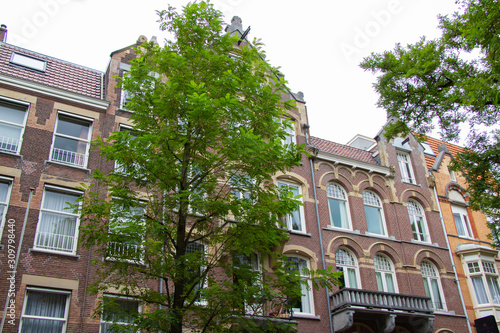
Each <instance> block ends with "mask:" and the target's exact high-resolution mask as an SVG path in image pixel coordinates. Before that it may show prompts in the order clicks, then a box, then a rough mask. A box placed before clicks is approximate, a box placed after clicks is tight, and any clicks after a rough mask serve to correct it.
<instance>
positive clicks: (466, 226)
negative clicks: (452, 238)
mask: <svg viewBox="0 0 500 333" xmlns="http://www.w3.org/2000/svg"><path fill="white" fill-rule="evenodd" d="M451 212H452V214H453V220H454V221H455V227H456V228H457V235H458V236H459V237H465V238H474V234H473V232H472V227H471V224H470V221H469V214H468V213H467V208H465V207H461V206H456V205H451ZM457 219H458V221H457ZM460 228H461V229H462V232H461V231H460ZM460 233H463V234H462V235H461V234H460Z"/></svg>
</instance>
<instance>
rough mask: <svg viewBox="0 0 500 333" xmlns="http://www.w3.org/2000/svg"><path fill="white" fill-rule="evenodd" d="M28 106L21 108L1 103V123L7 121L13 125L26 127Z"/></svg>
mask: <svg viewBox="0 0 500 333" xmlns="http://www.w3.org/2000/svg"><path fill="white" fill-rule="evenodd" d="M25 115H26V106H20V105H16V104H12V103H8V102H4V101H0V122H2V121H6V122H9V123H13V124H18V125H21V126H22V125H24V116H25Z"/></svg>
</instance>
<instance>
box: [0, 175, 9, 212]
mask: <svg viewBox="0 0 500 333" xmlns="http://www.w3.org/2000/svg"><path fill="white" fill-rule="evenodd" d="M8 192H9V184H7V183H2V182H0V203H6V202H7V193H8ZM1 216H2V215H1V214H0V217H1Z"/></svg>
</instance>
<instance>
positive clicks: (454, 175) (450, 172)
mask: <svg viewBox="0 0 500 333" xmlns="http://www.w3.org/2000/svg"><path fill="white" fill-rule="evenodd" d="M448 173H449V174H450V180H451V181H452V182H456V181H457V176H456V174H455V171H453V170H450V169H449V168H448Z"/></svg>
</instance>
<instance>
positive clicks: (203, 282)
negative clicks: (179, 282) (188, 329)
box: [186, 241, 208, 305]
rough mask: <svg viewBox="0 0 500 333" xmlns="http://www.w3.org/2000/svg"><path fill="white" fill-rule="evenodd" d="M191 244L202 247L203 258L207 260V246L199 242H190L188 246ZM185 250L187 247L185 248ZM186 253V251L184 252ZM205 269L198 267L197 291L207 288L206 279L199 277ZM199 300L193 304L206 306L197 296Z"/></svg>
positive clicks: (202, 299) (204, 301)
mask: <svg viewBox="0 0 500 333" xmlns="http://www.w3.org/2000/svg"><path fill="white" fill-rule="evenodd" d="M191 244H200V245H201V246H203V257H204V258H205V259H208V245H207V244H205V243H203V242H201V241H194V242H191V243H190V244H188V246H189V245H191ZM186 250H187V247H186ZM186 253H187V251H186ZM206 269H207V267H206V266H200V281H199V282H198V290H202V289H205V288H207V287H208V277H207V276H205V278H203V279H202V278H201V276H202V275H203V273H204V272H205V270H206ZM193 292H196V290H193ZM199 297H200V298H199V299H197V300H195V304H198V305H206V304H207V300H206V299H204V298H201V296H199Z"/></svg>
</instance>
